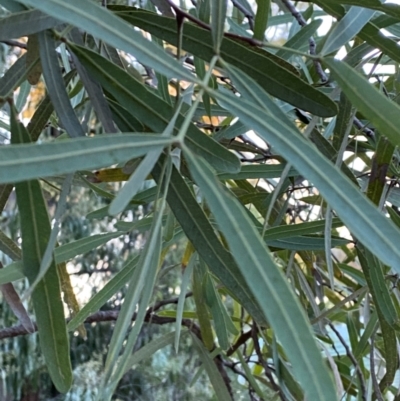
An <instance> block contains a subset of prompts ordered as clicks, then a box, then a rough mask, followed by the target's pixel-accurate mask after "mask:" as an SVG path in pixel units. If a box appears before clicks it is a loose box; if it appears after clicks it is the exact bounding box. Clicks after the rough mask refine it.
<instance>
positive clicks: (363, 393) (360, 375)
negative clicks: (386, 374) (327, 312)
mask: <svg viewBox="0 0 400 401" xmlns="http://www.w3.org/2000/svg"><path fill="white" fill-rule="evenodd" d="M328 325H329V327H330V328H331V330H332V331H333V332H334V333H335V334H336V337H337V338H338V339H339V341H340V342H341V344H342V345H343V347H344V349H345V350H346V355H347V356H348V358H349V359H350V360H351V362H352V363H353V365H354V367H355V369H356V373H357V376H358V379H359V381H360V388H361V399H362V400H363V401H367V388H366V385H365V379H364V375H363V372H362V370H361V368H360V365H359V364H358V362H357V359H356V358H355V356H354V355H353V353H352V352H351V349H350V348H349V346H348V345H347V343H346V340H345V339H344V338H343V337H342V335H341V334H340V333H339V331H338V330H337V329H336V327H335V326H334V325H333V324H332V323H331V322H329V323H328ZM371 370H372V366H371Z"/></svg>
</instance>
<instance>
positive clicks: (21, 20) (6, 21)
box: [0, 10, 60, 40]
mask: <svg viewBox="0 0 400 401" xmlns="http://www.w3.org/2000/svg"><path fill="white" fill-rule="evenodd" d="M58 24H60V21H59V20H57V19H55V18H53V17H50V16H49V15H47V14H44V13H42V12H41V11H39V10H26V11H22V12H19V13H14V14H11V15H8V16H7V17H5V18H1V19H0V40H7V39H18V38H20V37H22V36H28V35H32V34H34V33H37V32H40V31H43V30H45V29H49V28H53V27H54V26H56V25H58Z"/></svg>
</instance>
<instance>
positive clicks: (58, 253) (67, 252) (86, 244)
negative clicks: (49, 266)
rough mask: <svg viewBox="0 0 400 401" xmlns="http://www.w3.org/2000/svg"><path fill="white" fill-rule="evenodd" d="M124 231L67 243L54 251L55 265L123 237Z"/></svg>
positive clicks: (96, 235)
mask: <svg viewBox="0 0 400 401" xmlns="http://www.w3.org/2000/svg"><path fill="white" fill-rule="evenodd" d="M124 234H125V232H124V231H114V232H111V233H104V234H95V235H91V236H90V237H86V238H81V239H79V240H77V241H72V242H69V243H68V244H65V245H61V246H59V247H57V248H56V249H55V250H54V254H55V259H56V263H57V264H59V263H62V262H66V261H68V260H70V259H72V258H74V257H75V256H77V255H82V254H84V253H86V252H89V251H91V250H92V249H95V248H97V247H98V246H100V245H103V244H105V243H107V242H108V241H110V240H111V239H114V238H118V237H120V236H121V235H124Z"/></svg>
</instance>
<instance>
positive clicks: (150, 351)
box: [125, 329, 189, 373]
mask: <svg viewBox="0 0 400 401" xmlns="http://www.w3.org/2000/svg"><path fill="white" fill-rule="evenodd" d="M188 333H189V330H187V329H184V330H182V332H181V338H182V337H183V336H186V335H187V334H188ZM175 337H176V332H175V331H172V332H171V333H167V334H164V335H163V336H161V337H159V338H156V339H155V340H152V341H150V342H149V343H148V344H146V345H144V346H143V347H141V348H140V349H139V350H137V351H136V352H135V353H134V354H133V355H132V356H131V357H130V358H129V362H128V363H127V366H126V369H125V373H126V372H128V370H130V369H132V367H133V366H134V365H137V364H139V363H140V362H141V361H143V360H144V359H148V358H150V357H152V356H153V355H154V354H155V353H156V352H157V351H158V350H160V349H162V348H165V347H166V346H168V345H172V344H173V342H174V339H175Z"/></svg>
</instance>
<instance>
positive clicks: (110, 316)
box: [0, 293, 233, 399]
mask: <svg viewBox="0 0 400 401" xmlns="http://www.w3.org/2000/svg"><path fill="white" fill-rule="evenodd" d="M186 296H187V297H188V296H191V293H188V294H186ZM176 303H178V298H173V299H169V300H164V301H159V302H157V303H156V304H155V305H154V306H153V307H152V308H149V309H148V311H147V313H146V316H145V319H144V321H145V322H146V323H152V324H158V325H164V324H171V323H175V322H176V319H175V318H172V317H164V316H158V315H156V314H154V311H155V310H157V309H160V308H161V307H162V306H165V305H169V304H176ZM119 313H120V310H109V311H98V312H96V313H93V314H92V315H90V316H88V317H87V318H86V320H85V322H84V323H100V322H113V321H116V320H117V319H118V316H119ZM135 319H136V313H134V314H133V315H132V321H134V320H135ZM68 320H70V319H68ZM181 324H182V326H185V327H187V328H188V329H189V330H190V331H191V332H192V333H193V334H194V335H195V336H196V337H197V338H198V339H199V340H200V341H203V340H202V337H201V331H200V327H199V326H197V325H196V324H195V323H194V322H193V321H192V320H190V319H182V321H181ZM33 327H34V331H33V332H36V331H37V330H38V327H37V325H36V323H33ZM31 333H32V331H31V332H29V331H28V330H27V329H26V328H25V327H24V326H23V325H22V324H19V325H16V326H12V327H8V328H6V329H2V330H0V340H2V339H5V338H13V337H18V336H23V335H26V334H31ZM214 363H215V365H216V366H217V369H218V371H219V372H220V374H221V376H222V378H223V380H224V382H225V385H226V387H227V389H228V391H229V393H230V395H231V397H232V399H233V390H232V387H231V385H230V379H229V377H228V374H227V372H226V370H225V363H224V360H223V359H222V357H221V355H217V356H216V357H215V358H214Z"/></svg>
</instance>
